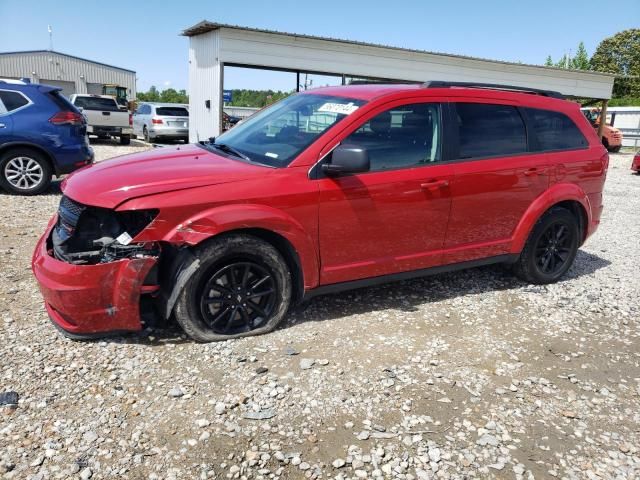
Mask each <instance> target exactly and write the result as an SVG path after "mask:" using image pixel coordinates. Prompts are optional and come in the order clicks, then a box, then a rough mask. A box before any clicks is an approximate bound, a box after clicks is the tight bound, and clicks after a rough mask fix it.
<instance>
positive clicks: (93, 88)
mask: <svg viewBox="0 0 640 480" xmlns="http://www.w3.org/2000/svg"><path fill="white" fill-rule="evenodd" d="M87 93H88V94H90V95H102V84H101V83H87Z"/></svg>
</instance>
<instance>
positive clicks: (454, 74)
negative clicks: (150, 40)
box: [183, 21, 614, 142]
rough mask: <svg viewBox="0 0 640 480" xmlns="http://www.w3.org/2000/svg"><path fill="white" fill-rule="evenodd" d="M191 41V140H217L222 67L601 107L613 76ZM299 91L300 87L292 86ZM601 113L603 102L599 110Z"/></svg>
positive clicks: (226, 32)
mask: <svg viewBox="0 0 640 480" xmlns="http://www.w3.org/2000/svg"><path fill="white" fill-rule="evenodd" d="M183 35H185V36H187V37H189V111H190V112H189V114H190V120H189V140H190V141H191V142H195V141H198V140H203V139H207V138H209V137H215V136H217V135H219V133H220V131H221V124H222V121H221V119H222V106H223V101H222V89H223V79H224V66H225V65H227V66H234V67H254V68H263V69H273V70H284V71H291V72H296V73H297V74H298V75H299V74H300V72H304V73H315V74H324V75H337V76H341V77H342V79H343V83H345V82H346V79H347V78H351V77H353V78H358V79H372V80H373V79H375V80H389V81H407V82H425V81H428V80H446V81H458V82H479V83H493V84H506V85H514V86H521V87H528V88H538V89H543V90H555V91H558V92H560V93H562V94H564V95H567V96H573V97H581V98H595V99H601V100H605V101H606V100H607V99H609V98H611V92H612V89H613V81H614V76H613V75H609V74H603V73H596V72H588V71H578V70H564V69H558V68H550V67H542V66H537V65H524V64H519V63H509V62H500V61H495V60H485V59H479V58H471V57H464V56H459V55H449V54H441V53H432V52H427V51H421V50H409V49H403V48H397V47H388V46H382V45H374V44H369V43H362V42H354V41H348V40H337V39H332V38H323V37H315V36H311V35H299V34H292V33H283V32H275V31H269V30H259V29H254V28H247V27H240V26H235V25H225V24H220V23H213V22H208V21H202V22H200V23H198V24H196V25H194V26H193V27H190V28H188V29H186V30H184V32H183ZM298 84H299V82H298ZM604 105H605V108H606V102H605V103H604Z"/></svg>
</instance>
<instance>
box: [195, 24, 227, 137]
mask: <svg viewBox="0 0 640 480" xmlns="http://www.w3.org/2000/svg"><path fill="white" fill-rule="evenodd" d="M219 52H220V35H219V32H218V31H213V32H208V33H205V34H203V35H198V36H197V37H192V38H191V39H190V42H189V141H190V142H197V141H198V140H205V139H207V138H209V137H215V136H217V135H219V133H220V131H221V128H220V127H221V125H220V117H221V115H222V113H221V109H222V65H221V63H220V61H219V57H220V54H219ZM207 101H209V107H207Z"/></svg>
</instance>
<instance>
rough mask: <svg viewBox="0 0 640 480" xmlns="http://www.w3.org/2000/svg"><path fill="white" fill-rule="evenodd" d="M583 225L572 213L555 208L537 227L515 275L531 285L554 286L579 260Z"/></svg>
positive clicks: (543, 217) (546, 214)
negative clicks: (578, 253)
mask: <svg viewBox="0 0 640 480" xmlns="http://www.w3.org/2000/svg"><path fill="white" fill-rule="evenodd" d="M580 235H581V232H580V225H579V224H578V220H577V219H576V217H575V215H573V214H572V213H571V212H570V211H569V210H567V209H565V208H561V207H554V208H552V209H551V210H549V211H548V212H546V213H545V214H544V215H543V216H542V217H541V218H540V220H538V222H537V223H536V225H535V226H534V228H533V231H532V232H531V234H530V236H529V238H528V240H527V243H526V244H525V246H524V249H523V250H522V253H521V254H520V258H518V260H517V261H516V263H515V265H514V270H515V273H516V275H517V276H518V277H519V278H521V279H522V280H524V281H525V282H528V283H534V284H538V285H544V284H548V283H555V282H557V281H558V280H560V278H562V276H563V275H564V274H565V273H567V271H568V270H569V268H571V265H573V261H574V260H575V258H576V254H577V252H578V247H579V243H580Z"/></svg>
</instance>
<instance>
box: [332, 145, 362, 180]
mask: <svg viewBox="0 0 640 480" xmlns="http://www.w3.org/2000/svg"><path fill="white" fill-rule="evenodd" d="M370 168H371V164H370V163H369V153H368V152H367V150H366V149H365V148H362V147H359V146H357V145H339V146H338V147H337V148H336V149H335V150H334V151H333V152H332V153H331V163H325V164H324V165H322V171H323V172H324V173H325V175H327V176H329V177H331V176H338V175H344V174H349V173H363V172H368V171H369V169H370Z"/></svg>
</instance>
